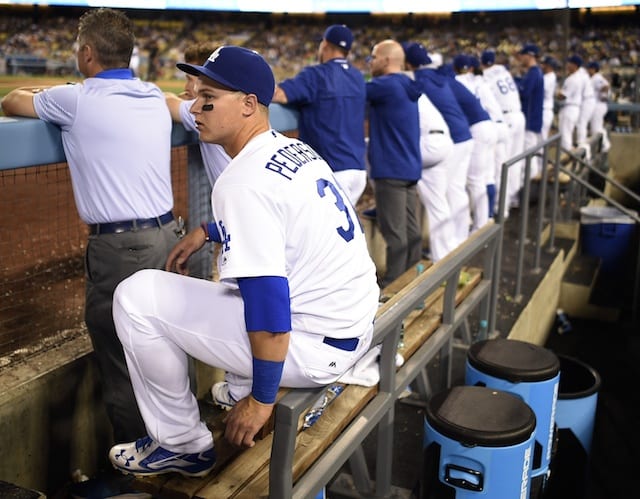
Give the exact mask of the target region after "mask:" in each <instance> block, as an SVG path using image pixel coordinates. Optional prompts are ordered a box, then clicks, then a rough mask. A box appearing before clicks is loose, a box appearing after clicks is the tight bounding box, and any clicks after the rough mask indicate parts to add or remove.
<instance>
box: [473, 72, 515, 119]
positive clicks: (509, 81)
mask: <svg viewBox="0 0 640 499" xmlns="http://www.w3.org/2000/svg"><path fill="white" fill-rule="evenodd" d="M482 76H483V77H484V80H485V81H486V82H487V84H488V85H489V88H490V89H491V91H492V93H493V95H494V97H495V98H496V100H497V101H498V103H499V104H500V107H501V108H502V112H503V113H509V112H514V111H520V110H522V104H521V102H520V94H519V93H518V86H517V85H516V82H515V80H514V79H513V76H512V75H511V73H509V71H507V68H505V67H504V66H503V65H502V64H494V65H492V66H490V67H488V68H485V69H483V71H482Z"/></svg>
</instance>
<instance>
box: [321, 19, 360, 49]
mask: <svg viewBox="0 0 640 499" xmlns="http://www.w3.org/2000/svg"><path fill="white" fill-rule="evenodd" d="M322 38H324V39H325V40H327V41H328V42H329V43H333V44H334V45H337V46H338V47H340V48H343V49H345V50H351V44H352V43H353V33H351V30H350V29H349V28H347V27H346V26H345V25H344V24H332V25H331V26H329V27H328V28H327V29H326V30H325V32H324V35H322Z"/></svg>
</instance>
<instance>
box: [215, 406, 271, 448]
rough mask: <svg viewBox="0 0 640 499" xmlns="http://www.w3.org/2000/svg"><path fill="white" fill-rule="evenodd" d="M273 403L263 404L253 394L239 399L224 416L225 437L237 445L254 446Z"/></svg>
mask: <svg viewBox="0 0 640 499" xmlns="http://www.w3.org/2000/svg"><path fill="white" fill-rule="evenodd" d="M272 412H273V404H263V403H261V402H258V401H257V400H256V399H254V398H253V397H252V396H251V395H249V396H248V397H245V398H243V399H242V400H240V401H238V402H237V403H236V405H234V406H233V408H232V409H231V410H230V411H229V414H227V416H226V417H225V418H224V420H223V422H224V423H226V425H227V426H226V428H225V430H224V437H225V438H226V439H227V440H228V441H229V442H230V443H232V444H233V445H235V446H237V447H253V446H254V445H255V444H256V443H255V441H254V440H253V437H255V435H256V433H258V431H260V429H261V428H262V427H263V426H264V425H265V424H266V422H267V421H268V420H269V417H270V416H271V413H272Z"/></svg>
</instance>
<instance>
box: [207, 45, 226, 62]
mask: <svg viewBox="0 0 640 499" xmlns="http://www.w3.org/2000/svg"><path fill="white" fill-rule="evenodd" d="M220 49H222V47H218V48H217V49H215V50H214V51H213V52H212V53H211V55H210V56H209V59H207V60H208V61H209V62H216V59H217V58H218V56H219V55H220Z"/></svg>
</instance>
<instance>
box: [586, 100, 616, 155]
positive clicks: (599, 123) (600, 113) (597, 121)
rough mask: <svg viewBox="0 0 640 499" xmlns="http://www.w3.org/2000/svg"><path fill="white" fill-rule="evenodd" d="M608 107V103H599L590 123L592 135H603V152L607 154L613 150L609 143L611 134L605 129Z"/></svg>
mask: <svg viewBox="0 0 640 499" xmlns="http://www.w3.org/2000/svg"><path fill="white" fill-rule="evenodd" d="M607 111H608V105H607V103H606V102H602V101H597V102H596V106H595V108H594V109H593V114H592V115H591V120H590V121H589V128H590V129H591V135H596V134H598V133H601V134H602V151H603V152H607V151H608V150H609V149H610V148H611V142H610V141H609V134H608V133H607V130H606V129H605V127H604V117H605V115H606V114H607Z"/></svg>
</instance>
